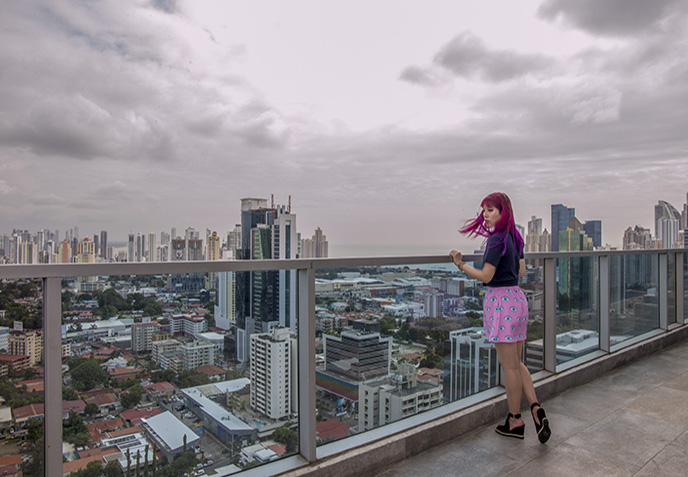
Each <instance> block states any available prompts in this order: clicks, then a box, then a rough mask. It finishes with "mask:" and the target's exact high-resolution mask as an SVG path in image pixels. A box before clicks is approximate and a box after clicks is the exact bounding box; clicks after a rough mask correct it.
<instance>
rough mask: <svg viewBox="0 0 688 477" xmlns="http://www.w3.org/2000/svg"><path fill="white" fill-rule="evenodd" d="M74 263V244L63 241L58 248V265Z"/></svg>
mask: <svg viewBox="0 0 688 477" xmlns="http://www.w3.org/2000/svg"><path fill="white" fill-rule="evenodd" d="M71 261H72V244H71V243H70V242H69V240H63V241H62V242H60V244H59V245H58V247H57V263H70V262H71Z"/></svg>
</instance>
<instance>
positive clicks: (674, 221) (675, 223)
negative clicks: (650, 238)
mask: <svg viewBox="0 0 688 477" xmlns="http://www.w3.org/2000/svg"><path fill="white" fill-rule="evenodd" d="M680 228H681V214H680V213H679V212H678V210H676V207H674V206H673V205H671V204H670V203H669V202H666V201H664V200H660V201H658V202H657V205H655V238H656V239H657V240H659V241H661V247H662V248H673V247H674V246H676V245H677V242H678V232H679V230H680Z"/></svg>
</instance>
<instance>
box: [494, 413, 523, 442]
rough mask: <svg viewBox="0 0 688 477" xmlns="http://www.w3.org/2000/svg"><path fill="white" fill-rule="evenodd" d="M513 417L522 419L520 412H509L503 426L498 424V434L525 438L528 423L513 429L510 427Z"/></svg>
mask: <svg viewBox="0 0 688 477" xmlns="http://www.w3.org/2000/svg"><path fill="white" fill-rule="evenodd" d="M510 417H513V418H514V419H521V415H520V414H511V413H509V414H508V415H507V416H506V422H505V423H504V424H502V425H501V426H497V428H496V429H495V431H496V432H497V434H501V435H503V436H506V437H515V438H516V439H523V434H524V433H525V430H526V425H525V424H521V425H520V426H518V427H514V428H513V429H510V428H509V418H510Z"/></svg>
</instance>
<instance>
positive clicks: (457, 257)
mask: <svg viewBox="0 0 688 477" xmlns="http://www.w3.org/2000/svg"><path fill="white" fill-rule="evenodd" d="M449 256H450V257H451V258H452V261H453V262H454V265H456V266H457V267H458V266H459V264H460V263H461V262H463V260H462V259H461V252H458V251H456V250H452V251H451V252H449Z"/></svg>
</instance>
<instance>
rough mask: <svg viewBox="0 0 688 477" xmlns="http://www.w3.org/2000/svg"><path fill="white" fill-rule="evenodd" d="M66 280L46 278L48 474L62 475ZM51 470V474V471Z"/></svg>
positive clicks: (45, 421) (44, 339)
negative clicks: (64, 286) (63, 305)
mask: <svg viewBox="0 0 688 477" xmlns="http://www.w3.org/2000/svg"><path fill="white" fill-rule="evenodd" d="M61 288H62V281H61V280H60V278H44V279H43V331H44V336H43V342H44V346H43V354H44V357H43V361H44V363H45V407H44V411H45V418H44V423H45V433H44V441H45V448H44V449H45V461H44V465H45V475H62V331H61V325H62V296H61ZM48 469H50V471H49V470H48Z"/></svg>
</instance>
